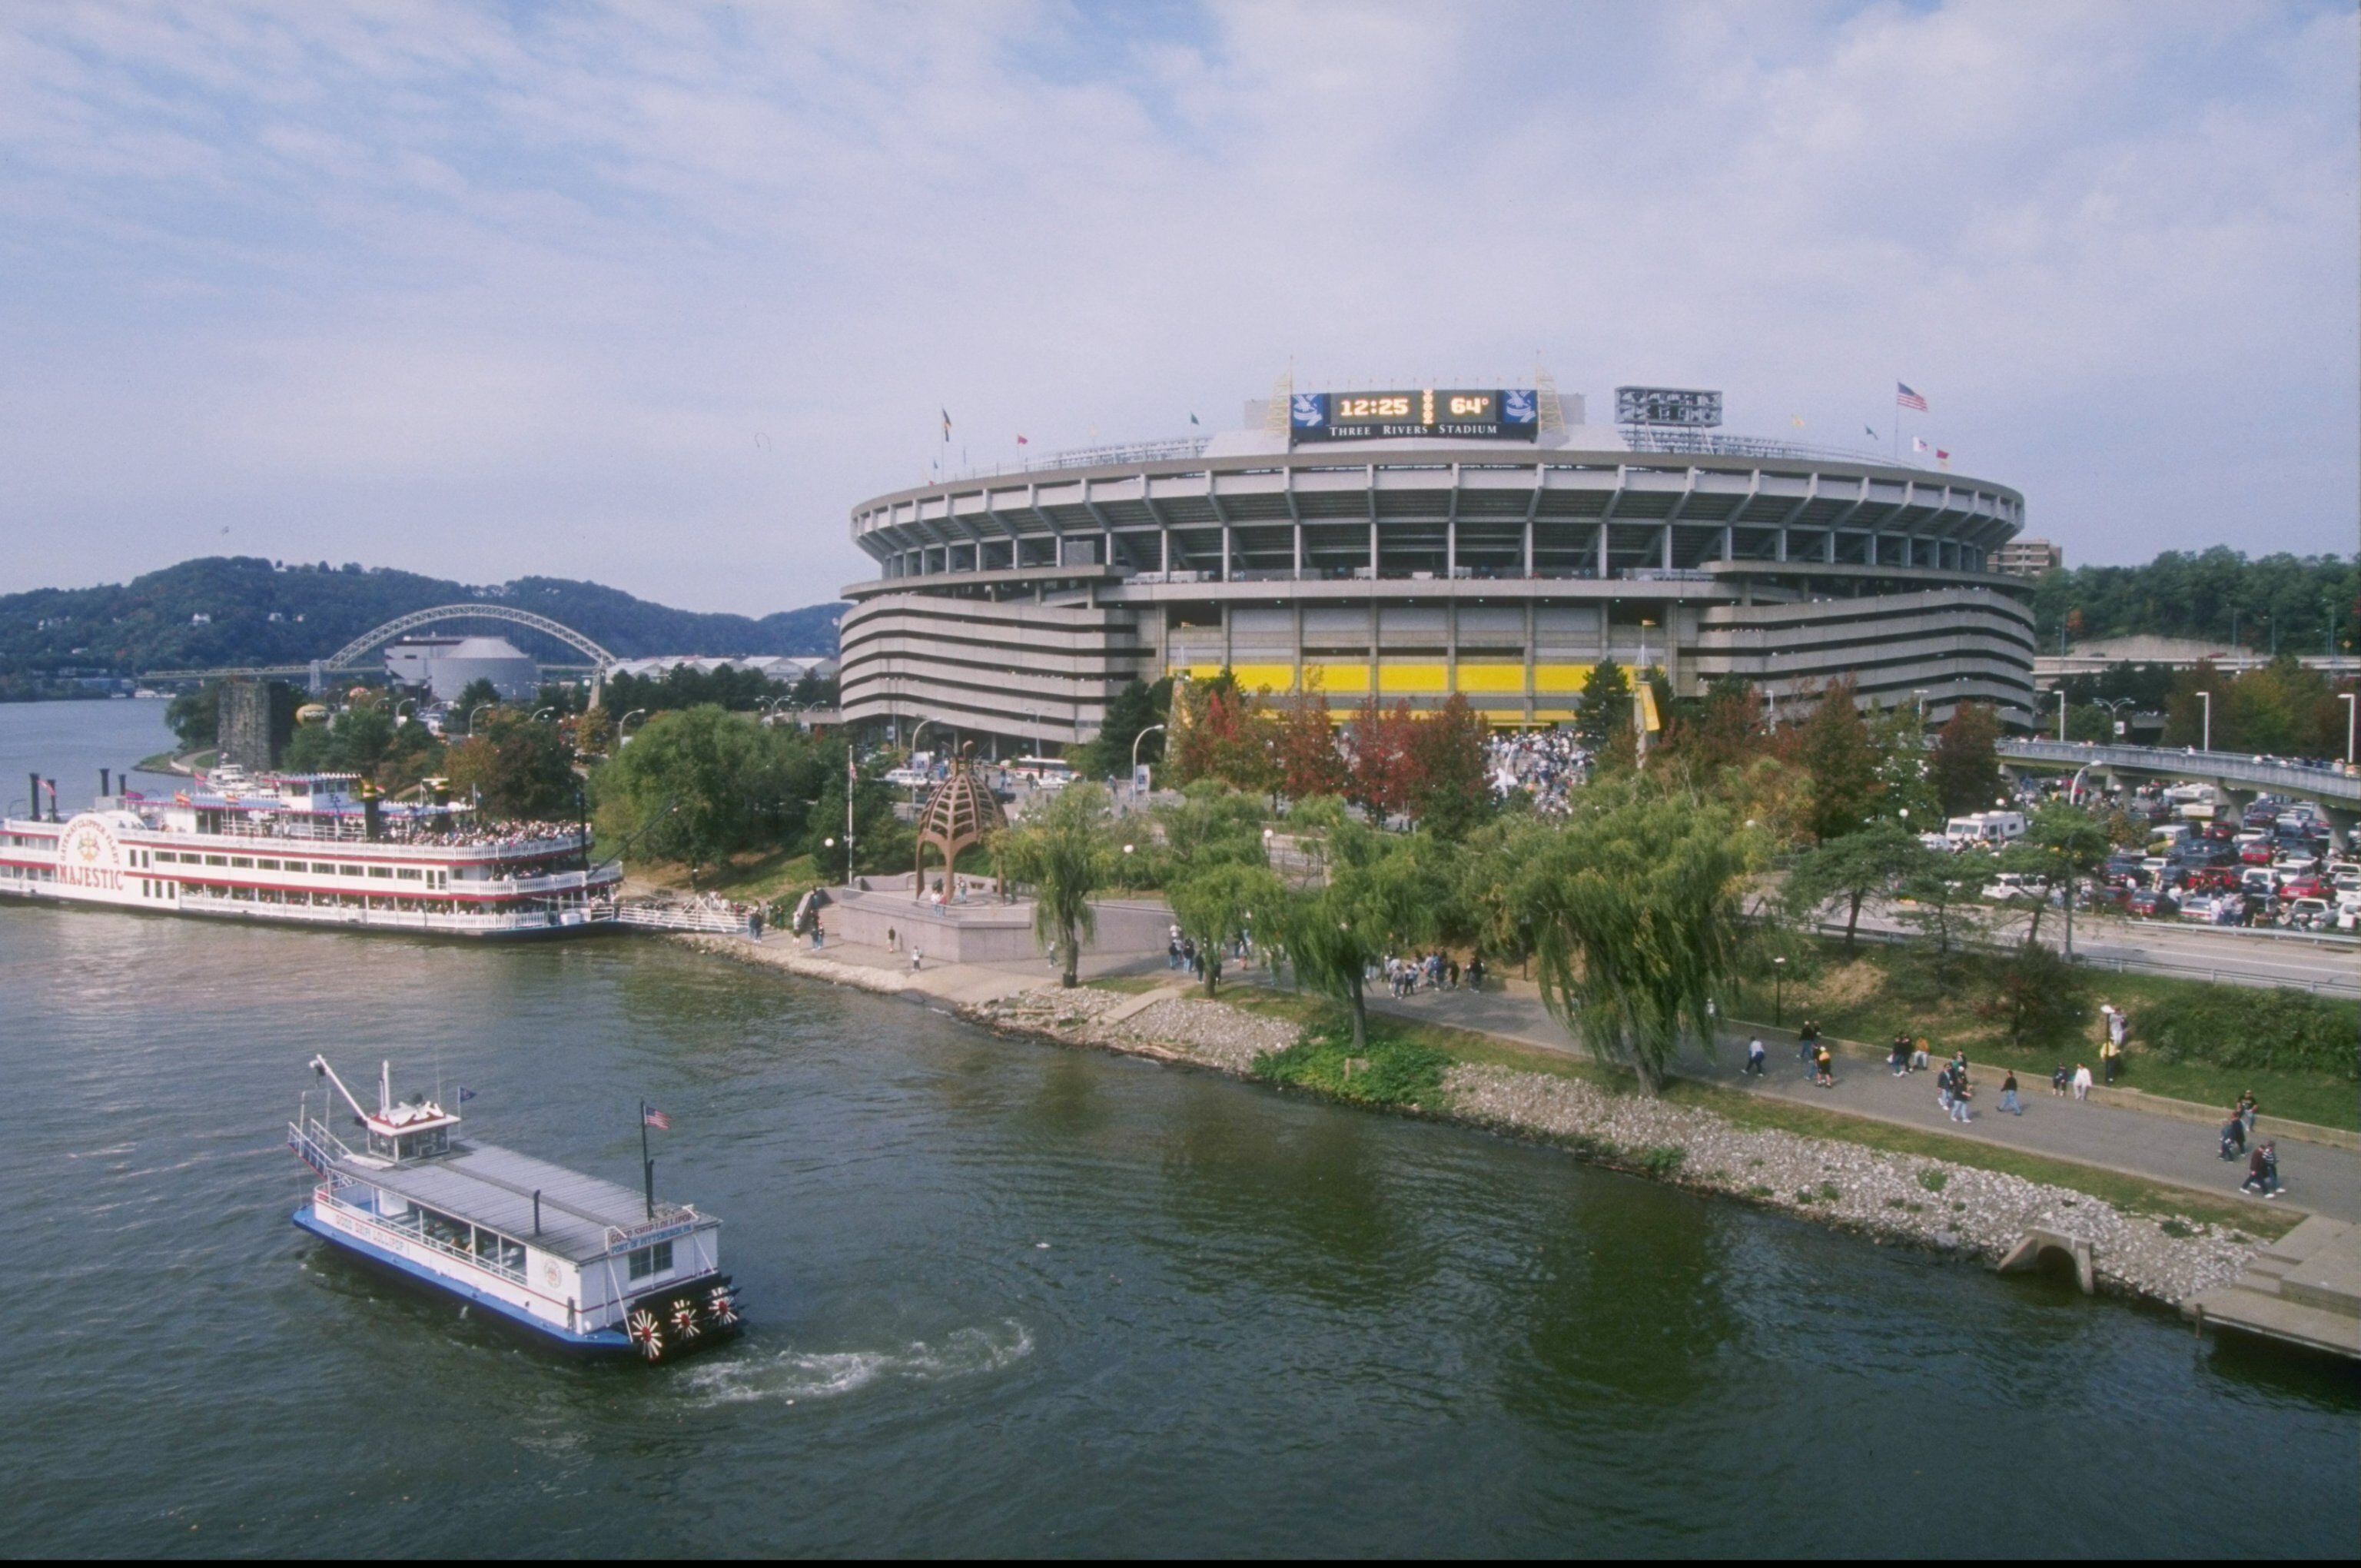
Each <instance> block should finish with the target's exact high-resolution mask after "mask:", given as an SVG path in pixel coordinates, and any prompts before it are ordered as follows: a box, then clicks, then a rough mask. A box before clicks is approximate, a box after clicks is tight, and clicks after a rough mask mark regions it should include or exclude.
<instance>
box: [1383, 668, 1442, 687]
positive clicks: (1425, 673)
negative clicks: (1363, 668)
mask: <svg viewBox="0 0 2361 1568" xmlns="http://www.w3.org/2000/svg"><path fill="white" fill-rule="evenodd" d="M1450 673H1451V669H1450V666H1449V665H1447V664H1380V665H1378V690H1379V691H1381V692H1402V693H1405V694H1407V693H1416V692H1440V691H1444V690H1447V689H1449V688H1448V685H1446V681H1447V677H1448V676H1449V675H1450Z"/></svg>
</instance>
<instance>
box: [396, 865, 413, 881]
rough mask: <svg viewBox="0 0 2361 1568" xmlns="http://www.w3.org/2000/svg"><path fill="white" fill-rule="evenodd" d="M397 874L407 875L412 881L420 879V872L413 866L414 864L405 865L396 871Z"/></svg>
mask: <svg viewBox="0 0 2361 1568" xmlns="http://www.w3.org/2000/svg"><path fill="white" fill-rule="evenodd" d="M395 874H396V875H398V876H401V877H405V878H407V879H408V880H410V881H412V882H416V881H417V880H418V872H417V870H416V868H414V867H412V866H404V867H402V868H401V871H400V872H396V873H395Z"/></svg>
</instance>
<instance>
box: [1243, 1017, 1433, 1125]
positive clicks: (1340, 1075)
mask: <svg viewBox="0 0 2361 1568" xmlns="http://www.w3.org/2000/svg"><path fill="white" fill-rule="evenodd" d="M1450 1065H1451V1058H1449V1057H1448V1056H1446V1055H1444V1053H1443V1052H1441V1051H1439V1050H1436V1049H1435V1048H1434V1047H1432V1046H1421V1045H1414V1044H1412V1043H1411V1042H1410V1041H1408V1040H1404V1039H1400V1038H1399V1037H1397V1036H1392V1035H1390V1034H1389V1033H1388V1032H1387V1031H1385V1030H1383V1029H1372V1030H1370V1031H1369V1036H1368V1043H1367V1045H1365V1046H1363V1047H1361V1049H1360V1050H1359V1052H1357V1053H1356V1052H1355V1050H1354V1049H1353V1037H1352V1036H1351V1035H1350V1034H1349V1033H1347V1032H1346V1031H1345V1030H1344V1029H1341V1028H1321V1029H1314V1030H1309V1031H1307V1032H1306V1033H1305V1034H1304V1036H1303V1037H1302V1038H1301V1039H1300V1040H1298V1041H1296V1042H1295V1044H1293V1045H1291V1046H1290V1047H1287V1049H1285V1050H1283V1051H1267V1052H1265V1053H1264V1054H1263V1055H1261V1056H1259V1057H1257V1058H1255V1065H1254V1075H1255V1076H1256V1077H1257V1078H1259V1079H1262V1080H1264V1081H1266V1082H1268V1083H1277V1084H1282V1085H1286V1086H1289V1087H1291V1088H1297V1089H1316V1090H1319V1091H1321V1092H1322V1093H1323V1094H1333V1095H1334V1096H1335V1097H1336V1098H1338V1099H1339V1100H1350V1101H1354V1102H1356V1103H1359V1104H1363V1105H1403V1106H1415V1105H1424V1104H1432V1103H1433V1102H1434V1100H1435V1098H1436V1097H1437V1096H1438V1095H1440V1094H1441V1093H1442V1091H1443V1072H1444V1069H1445V1068H1447V1067H1449V1066H1450Z"/></svg>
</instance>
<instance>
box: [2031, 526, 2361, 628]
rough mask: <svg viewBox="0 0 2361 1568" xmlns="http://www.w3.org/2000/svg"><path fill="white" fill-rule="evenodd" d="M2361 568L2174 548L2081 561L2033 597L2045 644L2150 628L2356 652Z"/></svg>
mask: <svg viewBox="0 0 2361 1568" xmlns="http://www.w3.org/2000/svg"><path fill="white" fill-rule="evenodd" d="M2356 600H2361V571H2357V570H2356V565H2355V559H2354V558H2353V557H2351V556H2345V557H2342V558H2340V557H2338V556H2334V555H2266V556H2263V557H2262V558H2261V559H2259V560H2248V559H2247V558H2246V554H2245V553H2244V552H2243V551H2237V550H2233V549H2231V548H2229V547H2228V546H2227V545H2216V546H2214V547H2213V549H2211V550H2208V551H2205V552H2204V553H2203V554H2182V553H2181V552H2180V551H2177V550H2168V551H2166V552H2165V553H2164V554H2161V555H2158V557H2157V558H2156V559H2155V560H2153V561H2150V562H2148V563H2147V565H2143V566H2076V567H2073V568H2071V569H2070V570H2068V571H2063V572H2052V573H2050V574H2049V575H2048V576H2046V577H2044V578H2042V579H2041V582H2040V585H2039V586H2038V587H2037V588H2036V589H2035V591H2034V596H2033V610H2034V619H2035V622H2036V625H2037V630H2038V632H2039V634H2040V638H2041V646H2042V648H2043V649H2045V650H2048V651H2055V650H2056V648H2057V646H2058V630H2059V627H2060V626H2061V625H2062V626H2063V627H2064V628H2065V629H2066V635H2067V637H2068V638H2069V639H2070V640H2077V641H2079V640H2081V639H2085V638H2093V637H2125V636H2130V635H2133V634H2135V633H2148V634H2152V635H2156V636H2160V637H2189V638H2194V639H2196V640H2198V641H2206V642H2220V643H2223V644H2225V645H2226V644H2227V643H2229V642H2230V641H2232V639H2233V638H2234V637H2235V640H2236V641H2238V642H2239V643H2241V644H2243V645H2245V646H2246V647H2249V648H2257V649H2262V650H2265V651H2269V650H2271V649H2272V648H2274V647H2277V648H2278V649H2279V650H2281V651H2283V652H2290V653H2322V652H2327V649H2328V642H2327V639H2328V632H2329V623H2330V620H2331V618H2332V617H2334V622H2335V630H2336V644H2337V648H2338V650H2339V651H2340V652H2341V651H2344V650H2348V649H2350V648H2352V647H2353V646H2354V645H2355V643H2354V637H2355V631H2356V620H2361V603H2356Z"/></svg>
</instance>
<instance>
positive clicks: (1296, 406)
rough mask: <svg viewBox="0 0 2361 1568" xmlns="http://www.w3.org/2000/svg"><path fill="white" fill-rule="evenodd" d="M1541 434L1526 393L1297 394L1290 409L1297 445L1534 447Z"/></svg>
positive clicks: (1537, 410)
mask: <svg viewBox="0 0 2361 1568" xmlns="http://www.w3.org/2000/svg"><path fill="white" fill-rule="evenodd" d="M1288 433H1289V436H1290V440H1292V441H1296V442H1305V441H1376V440H1381V439H1383V438H1384V437H1387V436H1394V435H1440V436H1449V437H1452V438H1454V439H1458V440H1471V441H1532V440H1533V439H1534V438H1535V437H1536V436H1538V435H1539V434H1540V433H1541V400H1540V399H1539V397H1538V396H1536V395H1535V393H1534V391H1533V389H1532V388H1530V387H1518V388H1510V389H1499V388H1477V389H1471V388H1450V387H1421V388H1416V389H1411V390H1407V391H1386V392H1298V393H1296V394H1295V395H1294V397H1293V398H1292V399H1291V400H1290V403H1289V406H1288Z"/></svg>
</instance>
